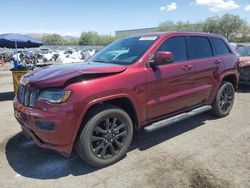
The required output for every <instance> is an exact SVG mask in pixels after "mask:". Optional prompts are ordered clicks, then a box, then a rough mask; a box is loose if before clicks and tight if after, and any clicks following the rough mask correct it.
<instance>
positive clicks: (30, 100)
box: [17, 85, 39, 107]
mask: <svg viewBox="0 0 250 188" xmlns="http://www.w3.org/2000/svg"><path fill="white" fill-rule="evenodd" d="M38 94H39V90H37V89H32V88H28V87H25V86H23V85H20V86H19V89H18V94H17V100H18V102H20V103H21V104H22V105H24V106H29V107H33V106H34V104H35V100H36V99H37V97H38Z"/></svg>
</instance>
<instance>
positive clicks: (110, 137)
mask: <svg viewBox="0 0 250 188" xmlns="http://www.w3.org/2000/svg"><path fill="white" fill-rule="evenodd" d="M90 117H91V118H90V119H89V120H88V121H87V123H86V124H85V125H84V128H83V130H82V132H81V134H80V137H79V139H78V144H77V152H78V154H79V155H80V157H81V158H82V159H83V160H84V161H85V162H86V163H88V164H89V165H91V166H95V167H103V166H107V165H111V164H113V163H115V162H117V161H118V160H120V159H121V158H122V157H123V156H124V155H125V153H126V151H127V149H128V147H129V145H130V143H131V140H132V136H133V124H132V121H131V118H130V117H129V115H128V114H127V113H126V112H125V111H124V110H122V109H120V108H119V107H116V106H111V105H105V106H102V107H101V108H98V109H94V110H93V111H92V112H91V115H90Z"/></svg>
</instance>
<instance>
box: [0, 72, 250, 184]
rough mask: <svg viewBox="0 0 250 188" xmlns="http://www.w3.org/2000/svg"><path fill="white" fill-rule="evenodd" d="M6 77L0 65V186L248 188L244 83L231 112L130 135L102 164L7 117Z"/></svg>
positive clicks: (248, 93)
mask: <svg viewBox="0 0 250 188" xmlns="http://www.w3.org/2000/svg"><path fill="white" fill-rule="evenodd" d="M12 90H13V88H12V78H11V74H10V72H9V71H6V70H5V71H3V70H2V71H1V69H0V130H1V131H0V187H1V188H4V187H36V188H39V187H43V188H44V187H76V186H81V187H197V188H198V187H202V188H203V187H211V188H213V187H219V188H224V187H225V188H230V187H246V188H247V187H250V116H249V113H250V100H249V97H250V88H247V87H241V88H240V89H239V92H238V93H237V94H236V102H235V105H234V107H233V110H232V112H231V115H230V116H228V117H226V118H221V119H215V118H214V117H213V116H211V115H209V114H207V113H205V114H202V115H199V116H196V117H194V118H191V119H188V120H185V121H183V122H180V123H177V124H174V125H172V126H169V127H167V128H164V129H161V130H159V131H156V132H153V133H144V132H142V133H138V134H136V135H135V136H134V140H133V143H132V146H131V147H130V150H129V152H128V153H127V156H126V157H124V159H123V160H121V161H120V162H118V163H116V164H114V165H112V166H109V167H106V168H103V169H95V168H91V167H88V166H87V165H86V164H84V162H82V161H81V159H80V158H79V157H78V156H77V155H75V154H74V155H73V156H72V157H70V158H64V157H62V156H60V155H59V154H57V153H55V152H53V151H48V150H45V149H41V148H38V147H37V146H36V145H35V144H34V143H33V142H32V141H31V140H28V139H26V138H25V137H24V136H23V135H22V134H21V133H20V127H19V125H18V123H17V122H16V120H15V118H14V116H13V108H12V97H13V93H12Z"/></svg>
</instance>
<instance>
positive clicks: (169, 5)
mask: <svg viewBox="0 0 250 188" xmlns="http://www.w3.org/2000/svg"><path fill="white" fill-rule="evenodd" d="M176 9H177V5H176V2H173V3H170V4H168V5H166V6H165V7H161V8H160V11H172V10H176Z"/></svg>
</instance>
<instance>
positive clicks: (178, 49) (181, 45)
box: [158, 37, 187, 62]
mask: <svg viewBox="0 0 250 188" xmlns="http://www.w3.org/2000/svg"><path fill="white" fill-rule="evenodd" d="M158 51H167V52H172V53H173V56H174V62H180V61H186V60H187V49H186V42H185V37H173V38H170V39H167V40H166V41H165V42H164V43H163V44H162V45H161V46H160V47H159V49H158Z"/></svg>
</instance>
